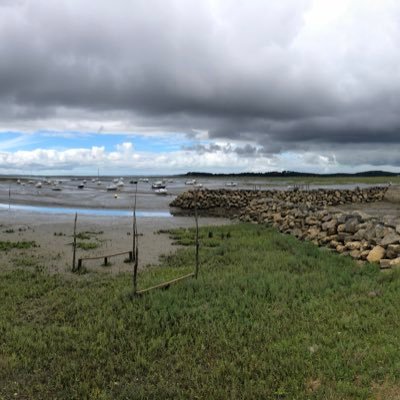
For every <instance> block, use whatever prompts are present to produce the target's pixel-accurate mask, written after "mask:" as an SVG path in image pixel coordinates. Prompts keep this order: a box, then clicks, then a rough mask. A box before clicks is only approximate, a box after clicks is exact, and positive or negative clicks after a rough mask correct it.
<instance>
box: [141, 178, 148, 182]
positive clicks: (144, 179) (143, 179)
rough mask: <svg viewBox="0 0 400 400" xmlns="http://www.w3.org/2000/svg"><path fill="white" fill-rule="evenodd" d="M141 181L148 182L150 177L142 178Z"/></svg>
mask: <svg viewBox="0 0 400 400" xmlns="http://www.w3.org/2000/svg"><path fill="white" fill-rule="evenodd" d="M139 182H143V183H148V182H149V179H148V178H140V179H139Z"/></svg>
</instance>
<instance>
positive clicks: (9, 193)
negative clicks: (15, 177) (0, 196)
mask: <svg viewBox="0 0 400 400" xmlns="http://www.w3.org/2000/svg"><path fill="white" fill-rule="evenodd" d="M10 209H11V183H10V184H9V185H8V210H9V211H10Z"/></svg>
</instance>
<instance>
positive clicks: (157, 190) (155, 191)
mask: <svg viewBox="0 0 400 400" xmlns="http://www.w3.org/2000/svg"><path fill="white" fill-rule="evenodd" d="M154 193H155V194H168V190H167V189H166V188H165V187H164V188H159V189H156V190H154Z"/></svg>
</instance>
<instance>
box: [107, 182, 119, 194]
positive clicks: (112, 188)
mask: <svg viewBox="0 0 400 400" xmlns="http://www.w3.org/2000/svg"><path fill="white" fill-rule="evenodd" d="M117 189H118V187H117V185H113V184H111V185H108V186H107V191H108V192H115V191H116V190H117Z"/></svg>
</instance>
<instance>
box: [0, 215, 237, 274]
mask: <svg viewBox="0 0 400 400" xmlns="http://www.w3.org/2000/svg"><path fill="white" fill-rule="evenodd" d="M0 221H1V222H0V238H1V240H2V241H7V240H9V241H13V242H16V241H34V242H35V243H36V244H37V245H38V246H39V247H34V248H30V249H12V250H10V251H8V252H2V253H1V256H2V263H1V267H0V268H2V269H5V268H15V267H23V265H26V264H28V266H31V267H35V268H37V267H39V268H41V269H42V268H43V269H44V270H46V271H48V272H50V273H62V274H69V273H70V271H71V266H72V245H71V244H72V240H73V224H74V216H73V215H63V214H60V215H49V216H47V215H45V214H41V213H29V212H14V211H7V210H1V211H0ZM228 223H231V221H229V220H226V219H219V218H200V219H199V224H200V226H211V225H222V224H228ZM193 226H194V219H193V218H192V217H170V218H146V217H144V218H138V234H139V268H144V267H146V266H149V265H155V264H157V263H158V262H159V258H160V256H161V255H163V254H170V253H172V252H174V251H175V250H176V246H174V245H172V241H171V239H170V238H169V235H168V234H166V233H158V232H159V231H160V230H166V229H173V228H178V227H185V228H191V227H193ZM77 232H78V233H79V232H88V233H87V235H88V236H89V237H90V239H87V240H82V242H87V243H95V244H96V245H97V246H98V247H97V248H95V249H90V250H83V249H78V250H77V258H80V257H91V256H103V255H107V254H114V253H119V252H124V251H129V250H131V249H132V234H131V232H132V218H126V217H98V216H79V217H78V223H77ZM78 241H79V240H78ZM126 257H127V256H118V257H115V258H111V260H110V261H111V263H112V266H111V267H102V266H101V264H102V263H103V260H90V261H85V262H84V265H85V267H86V269H87V270H88V271H92V272H93V271H97V272H112V273H118V272H124V271H131V270H132V264H129V263H125V262H124V259H125V258H126Z"/></svg>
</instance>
